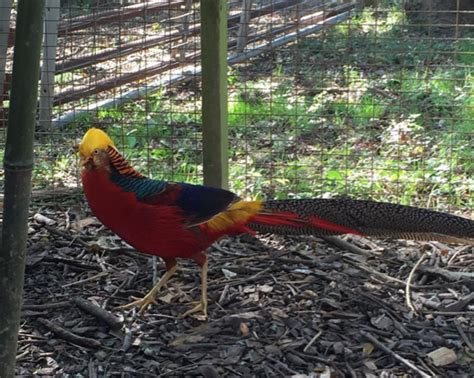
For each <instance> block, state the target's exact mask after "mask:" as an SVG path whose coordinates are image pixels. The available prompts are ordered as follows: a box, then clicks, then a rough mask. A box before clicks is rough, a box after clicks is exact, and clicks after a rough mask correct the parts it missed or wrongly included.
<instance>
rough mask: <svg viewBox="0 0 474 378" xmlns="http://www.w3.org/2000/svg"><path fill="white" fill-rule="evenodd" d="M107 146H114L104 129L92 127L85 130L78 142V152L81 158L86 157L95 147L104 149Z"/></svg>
mask: <svg viewBox="0 0 474 378" xmlns="http://www.w3.org/2000/svg"><path fill="white" fill-rule="evenodd" d="M108 146H110V147H114V148H115V144H114V142H113V141H112V139H110V137H109V136H108V135H107V134H106V133H105V132H104V131H102V130H100V129H96V128H94V127H93V128H91V129H89V130H87V133H85V134H84V137H83V138H82V141H81V143H79V154H80V155H81V158H82V159H87V158H88V157H89V156H91V155H92V152H93V151H94V150H95V149H96V148H99V149H103V150H105V149H107V147H108Z"/></svg>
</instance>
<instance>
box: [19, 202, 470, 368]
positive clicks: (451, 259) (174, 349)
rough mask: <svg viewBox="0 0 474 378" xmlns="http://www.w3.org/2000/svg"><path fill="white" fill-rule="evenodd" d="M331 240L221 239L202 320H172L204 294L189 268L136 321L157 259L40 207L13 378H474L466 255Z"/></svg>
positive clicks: (82, 218) (73, 216) (159, 269)
mask: <svg viewBox="0 0 474 378" xmlns="http://www.w3.org/2000/svg"><path fill="white" fill-rule="evenodd" d="M334 243H338V240H334V239H328V240H322V239H317V238H294V237H291V238H290V237H276V236H268V235H263V236H262V237H259V238H258V239H257V238H255V237H253V236H249V235H244V236H240V237H237V238H226V239H223V240H221V241H220V242H219V243H217V244H216V245H215V246H214V247H212V248H211V249H210V250H209V256H210V270H209V320H208V321H203V320H202V319H200V318H199V316H195V317H188V318H184V319H182V318H180V317H179V315H180V314H182V313H184V312H185V311H186V310H188V309H190V308H191V304H190V302H191V301H193V300H196V299H198V298H199V294H200V287H199V285H200V277H199V270H198V268H197V266H196V265H195V264H194V263H192V262H189V261H180V265H179V267H180V269H179V270H178V272H177V274H176V275H175V277H174V278H173V279H172V280H171V281H170V282H169V283H168V285H167V287H166V289H165V290H164V291H163V292H162V293H161V295H160V296H159V297H158V298H157V303H158V305H157V306H151V307H150V308H149V309H148V311H147V312H146V313H145V314H144V315H143V316H139V315H138V314H137V310H136V309H130V310H120V309H116V306H118V305H121V304H126V303H128V302H130V301H131V300H132V298H131V297H132V296H137V297H141V296H143V295H144V294H146V292H147V291H148V290H149V289H150V288H151V287H152V284H153V278H155V279H156V277H159V276H160V275H161V274H163V272H164V267H163V265H162V264H161V261H159V260H158V264H157V265H156V268H154V267H153V262H152V259H151V258H150V257H148V256H146V255H142V254H139V253H136V252H134V251H133V250H132V249H131V248H130V247H128V246H126V245H125V244H123V243H122V242H121V241H120V239H118V238H117V237H115V236H114V235H112V234H111V233H110V232H109V231H108V230H107V229H105V228H103V227H102V226H101V225H100V224H99V223H98V222H97V221H95V220H94V218H92V217H91V216H90V214H84V213H83V212H82V211H80V210H79V209H77V208H71V209H67V208H64V209H58V208H57V207H56V208H54V209H52V208H49V207H46V206H43V207H41V208H39V209H37V213H36V214H35V216H34V217H32V221H31V226H30V239H29V245H28V254H27V266H26V278H25V298H24V305H23V313H22V319H21V330H20V336H19V348H18V358H17V359H18V364H17V373H18V374H19V375H24V376H32V375H37V376H61V377H68V376H69V377H106V376H107V377H109V376H114V377H115V376H124V377H128V376H130V377H131V376H133V377H135V376H143V377H146V376H153V377H154V376H163V377H166V376H173V377H180V376H204V377H220V376H229V377H238V376H245V377H250V376H257V377H280V376H281V377H283V376H285V377H286V376H298V377H304V376H310V377H345V376H352V377H357V376H368V377H371V376H372V377H375V376H385V377H391V376H424V377H429V376H435V375H439V376H443V377H448V376H452V377H461V376H465V377H468V376H473V375H474V369H473V366H474V363H473V361H474V317H473V314H474V293H473V288H474V279H473V273H472V272H473V271H474V253H473V252H474V249H473V248H472V247H463V246H447V245H442V244H439V243H423V244H422V243H412V242H405V241H381V240H367V239H362V238H357V239H354V238H352V239H351V238H346V239H344V240H343V242H342V243H343V245H342V247H343V248H341V247H338V246H336V245H335V244H334ZM420 260H421V261H420ZM409 277H410V279H411V285H410V290H409V291H408V294H409V297H410V298H411V304H408V305H407V303H406V299H407V296H406V291H407V284H406V283H407V280H408V279H409ZM410 306H411V307H412V308H411V309H410Z"/></svg>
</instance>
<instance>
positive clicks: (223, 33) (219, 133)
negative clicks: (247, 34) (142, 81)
mask: <svg viewBox="0 0 474 378" xmlns="http://www.w3.org/2000/svg"><path fill="white" fill-rule="evenodd" d="M201 52H202V54H201V67H202V139H203V140H202V144H203V169H204V184H205V185H210V186H215V187H221V188H227V187H228V184H229V183H228V145H229V142H228V130H227V1H226V0H201Z"/></svg>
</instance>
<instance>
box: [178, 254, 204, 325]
mask: <svg viewBox="0 0 474 378" xmlns="http://www.w3.org/2000/svg"><path fill="white" fill-rule="evenodd" d="M196 261H197V262H198V263H200V261H199V260H197V259H196ZM200 265H201V267H202V270H201V300H200V301H199V303H198V305H197V306H196V307H194V308H192V309H191V310H189V311H186V312H185V313H184V314H183V315H182V317H183V318H184V317H186V316H188V315H191V314H194V313H195V312H198V311H202V313H203V314H204V318H205V319H207V267H208V264H207V256H206V255H204V261H203V262H202V264H200Z"/></svg>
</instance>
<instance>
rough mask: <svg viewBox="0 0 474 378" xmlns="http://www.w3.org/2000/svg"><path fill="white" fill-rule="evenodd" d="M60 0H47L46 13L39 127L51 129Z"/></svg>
mask: <svg viewBox="0 0 474 378" xmlns="http://www.w3.org/2000/svg"><path fill="white" fill-rule="evenodd" d="M59 3H60V0H46V6H45V15H44V39H43V65H42V66H41V86H40V103H39V128H40V130H43V131H44V130H49V129H50V127H51V119H52V116H53V100H54V74H55V68H56V48H57V42H58V22H59V6H60V4H59Z"/></svg>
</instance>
